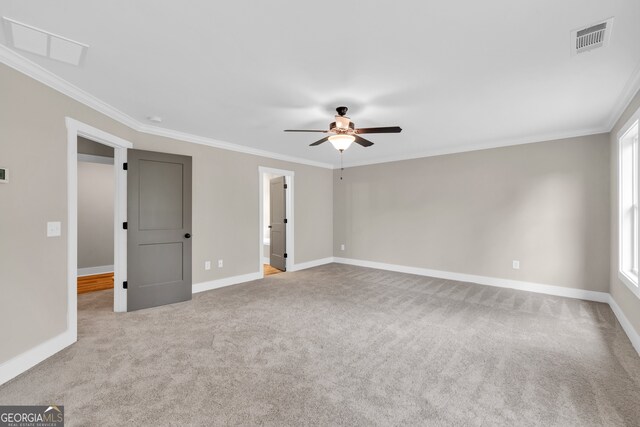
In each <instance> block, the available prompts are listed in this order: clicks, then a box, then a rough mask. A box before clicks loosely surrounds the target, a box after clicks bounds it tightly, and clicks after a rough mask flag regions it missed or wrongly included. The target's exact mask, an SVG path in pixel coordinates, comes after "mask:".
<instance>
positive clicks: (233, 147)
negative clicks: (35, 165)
mask: <svg viewBox="0 0 640 427" xmlns="http://www.w3.org/2000/svg"><path fill="white" fill-rule="evenodd" d="M0 62H2V63H4V64H5V65H7V66H9V67H11V68H13V69H15V70H17V71H19V72H21V73H22V74H25V75H27V76H29V77H31V78H32V79H34V80H37V81H39V82H40V83H43V84H45V85H46V86H49V87H50V88H52V89H54V90H57V91H58V92H60V93H62V94H64V95H66V96H68V97H70V98H72V99H75V100H76V101H78V102H80V103H81V104H84V105H86V106H87V107H90V108H93V109H94V110H96V111H98V112H99V113H102V114H104V115H105V116H107V117H110V118H112V119H113V120H116V121H118V122H120V123H122V124H123V125H125V126H128V127H130V128H131V129H134V130H136V131H138V132H141V133H146V134H149V135H156V136H162V137H165V138H171V139H177V140H181V141H185V142H191V143H193V144H201V145H207V146H210V147H215V148H221V149H223V150H230V151H236V152H239V153H245V154H251V155H254V156H261V157H267V158H270V159H276V160H283V161H287V162H294V163H299V164H304V165H310V166H316V167H321V168H327V169H333V165H332V164H329V163H322V162H316V161H313V160H307V159H303V158H298V157H293V156H288V155H285V154H279V153H273V152H270V151H265V150H260V149H258V148H251V147H247V146H244V145H239V144H233V143H230V142H225V141H220V140H217V139H213V138H207V137H204V136H198V135H193V134H189V133H185V132H179V131H174V130H170V129H164V128H161V127H157V126H149V125H147V124H145V123H143V122H140V121H138V120H136V119H134V118H133V117H131V116H129V115H128V114H126V113H123V112H122V111H120V110H118V109H117V108H114V107H112V106H111V105H109V104H107V103H106V102H104V101H102V100H100V99H98V98H97V97H95V96H93V95H91V94H89V93H87V92H85V91H84V90H82V89H80V88H79V87H77V86H75V85H73V84H71V83H69V82H67V81H66V80H64V79H62V78H61V77H59V76H57V75H56V74H54V73H52V72H51V71H49V70H47V69H45V68H43V67H41V66H40V65H38V64H36V63H35V62H33V61H31V60H29V59H27V58H25V57H24V56H22V55H20V54H18V53H17V52H14V51H13V50H12V49H10V48H8V47H6V46H4V45H2V44H0Z"/></svg>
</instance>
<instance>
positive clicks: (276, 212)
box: [269, 176, 287, 271]
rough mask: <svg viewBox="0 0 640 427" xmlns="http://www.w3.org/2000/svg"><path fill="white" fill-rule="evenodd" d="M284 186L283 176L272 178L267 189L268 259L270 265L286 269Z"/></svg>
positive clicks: (285, 200)
mask: <svg viewBox="0 0 640 427" xmlns="http://www.w3.org/2000/svg"><path fill="white" fill-rule="evenodd" d="M285 192H286V187H285V180H284V176H281V177H279V178H273V179H272V180H271V187H270V191H269V198H270V200H271V206H270V208H269V209H270V211H269V212H270V215H271V218H270V220H271V253H270V254H269V256H270V261H269V263H270V264H271V266H272V267H275V268H277V269H278V270H282V271H286V269H287V262H286V259H285V253H286V252H287V226H286V219H285V218H286V215H287V206H286V203H287V197H286V195H285Z"/></svg>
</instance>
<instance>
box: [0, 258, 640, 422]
mask: <svg viewBox="0 0 640 427" xmlns="http://www.w3.org/2000/svg"><path fill="white" fill-rule="evenodd" d="M111 292H112V291H102V292H96V293H91V294H86V295H80V296H79V297H78V301H79V308H80V312H79V341H78V343H76V344H75V345H73V346H72V347H70V348H68V349H66V350H64V351H62V352H61V353H59V354H57V355H56V356H54V357H52V358H51V359H49V360H47V361H45V362H43V363H42V364H40V365H39V366H37V367H35V368H34V369H32V370H30V371H29V372H27V373H25V374H23V375H21V376H20V377H18V378H17V379H15V380H13V381H12V382H10V383H8V384H6V385H4V386H2V387H0V404H35V403H37V404H49V403H59V404H64V405H65V412H66V418H67V425H69V426H74V425H114V426H116V425H117V426H122V425H140V426H143V425H144V426H146V425H153V426H158V425H229V424H231V425H256V424H264V425H290V426H299V425H345V426H356V425H361V426H372V425H411V426H413V425H487V426H493V425H506V426H514V425H540V426H550V425H556V426H573V425H638V423H639V422H640V357H638V354H637V353H636V352H635V350H634V349H633V348H632V347H631V344H630V342H629V341H628V339H627V337H626V335H625V334H624V332H623V331H622V329H621V327H620V325H619V324H618V323H617V321H616V320H615V317H614V315H613V313H612V312H611V310H610V309H609V307H608V306H607V305H605V304H598V303H590V302H585V301H579V300H571V299H565V298H559V297H552V296H545V295H539V294H533V293H527V292H520V291H513V290H508V289H500V288H493V287H488V286H481V285H473V284H468V283H460V282H452V281H445V280H440V279H431V278H425V277H419V276H412V275H408V274H399V273H391V272H384V271H379V270H372V269H366V268H359V267H352V266H345V265H337V264H332V265H326V266H322V267H317V268H313V269H309V270H305V271H301V272H297V273H286V274H278V275H274V276H270V277H268V278H266V279H264V280H259V281H255V282H251V283H247V284H243V285H237V286H231V287H227V288H222V289H218V290H215V291H210V292H205V293H202V294H197V295H195V296H194V299H193V301H191V302H187V303H181V304H176V305H172V306H165V307H161V308H156V309H149V310H144V311H139V312H135V313H128V314H114V313H112V312H111V304H112V293H111Z"/></svg>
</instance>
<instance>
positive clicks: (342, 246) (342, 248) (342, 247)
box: [340, 243, 344, 251]
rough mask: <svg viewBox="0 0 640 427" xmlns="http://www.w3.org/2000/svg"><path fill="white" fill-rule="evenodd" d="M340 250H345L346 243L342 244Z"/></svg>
mask: <svg viewBox="0 0 640 427" xmlns="http://www.w3.org/2000/svg"><path fill="white" fill-rule="evenodd" d="M340 250H341V251H344V243H343V244H341V245H340Z"/></svg>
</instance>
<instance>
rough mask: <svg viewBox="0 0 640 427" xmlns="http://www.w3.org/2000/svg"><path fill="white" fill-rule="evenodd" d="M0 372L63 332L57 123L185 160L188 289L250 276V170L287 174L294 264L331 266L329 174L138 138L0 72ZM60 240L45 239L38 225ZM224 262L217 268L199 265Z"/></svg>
mask: <svg viewBox="0 0 640 427" xmlns="http://www.w3.org/2000/svg"><path fill="white" fill-rule="evenodd" d="M0 93H1V94H2V97H0V159H2V165H3V166H6V167H8V168H9V169H10V170H11V183H9V184H7V185H0V200H1V201H2V205H3V206H7V207H9V208H8V209H0V236H2V238H0V288H1V290H2V298H0V324H2V325H6V324H12V325H17V327H12V328H0V342H2V343H11V344H10V345H2V346H0V363H2V362H4V361H6V360H8V359H10V358H12V357H14V356H16V355H19V354H21V353H23V352H25V351H27V350H29V349H31V348H33V347H34V346H36V345H37V344H40V343H42V342H44V341H45V340H47V339H49V338H53V337H55V336H57V335H59V334H61V333H62V332H64V331H65V330H66V327H67V325H66V313H67V283H66V274H67V237H66V236H67V223H66V219H67V189H66V185H67V177H66V174H67V159H66V156H67V132H66V127H65V122H64V118H65V116H69V117H72V118H74V119H77V120H80V121H82V122H84V123H87V124H89V125H91V126H94V127H96V128H99V129H101V130H103V131H106V132H109V133H111V134H114V135H117V136H119V137H121V138H124V139H126V140H128V141H131V142H132V143H133V144H134V148H138V149H146V150H154V151H165V152H169V153H177V154H185V155H190V156H193V175H194V176H193V182H194V188H193V233H192V234H193V281H194V283H199V282H204V281H209V280H214V279H219V278H224V277H229V276H234V275H238V274H247V273H254V272H257V271H258V265H259V262H260V261H259V260H260V257H261V256H262V253H261V246H259V244H258V242H259V239H260V237H261V230H260V226H259V211H258V196H259V191H260V190H261V189H259V188H258V186H259V183H258V166H267V167H273V168H279V169H286V170H293V171H295V174H296V175H295V192H296V194H295V216H296V218H295V261H296V262H298V263H299V262H305V261H311V260H314V259H319V258H325V257H330V256H332V246H333V241H332V230H333V224H332V219H333V217H332V192H333V187H332V185H333V184H332V171H331V170H328V169H322V168H316V167H311V166H303V165H299V164H294V163H289V162H283V161H278V160H272V159H266V158H261V157H257V156H251V155H246V154H241V153H235V152H231V151H225V150H220V149H216V148H211V147H206V146H203V145H195V144H189V143H184V142H179V141H175V140H172V139H168V138H161V137H155V136H151V135H146V134H139V133H137V132H135V131H133V130H132V129H130V128H127V127H126V126H124V125H122V124H120V123H117V122H115V121H114V120H112V119H110V118H108V117H106V116H104V115H102V114H100V113H97V112H96V111H94V110H92V109H90V108H88V107H86V106H84V105H82V104H80V103H78V102H76V101H74V100H73V99H71V98H69V97H67V96H65V95H62V94H60V93H58V92H56V91H55V90H53V89H51V88H49V87H47V86H45V85H43V84H40V83H38V82H36V81H34V80H33V79H31V78H29V77H27V76H25V75H23V74H21V73H19V72H17V71H15V70H13V69H11V68H9V67H7V66H5V65H0ZM47 221H62V224H63V226H62V236H61V237H56V238H47V237H46V222H47ZM220 258H222V259H224V261H225V263H224V268H222V269H218V268H217V267H215V265H216V263H215V262H214V263H213V268H212V269H211V270H210V271H205V270H204V261H205V260H215V259H220Z"/></svg>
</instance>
